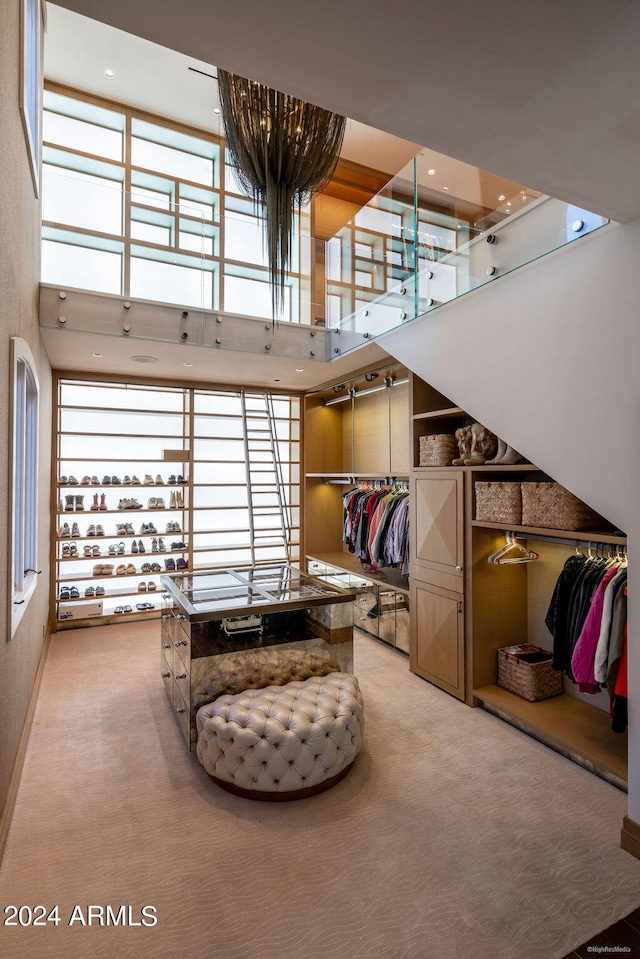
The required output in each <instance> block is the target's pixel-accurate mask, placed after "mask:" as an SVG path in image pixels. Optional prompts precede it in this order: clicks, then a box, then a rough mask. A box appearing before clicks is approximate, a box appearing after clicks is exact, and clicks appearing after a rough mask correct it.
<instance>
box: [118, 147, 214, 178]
mask: <svg viewBox="0 0 640 959" xmlns="http://www.w3.org/2000/svg"><path fill="white" fill-rule="evenodd" d="M131 163H132V164H133V166H137V167H143V168H144V169H146V170H157V171H158V172H159V173H167V174H169V175H170V176H175V177H180V178H183V179H185V180H193V181H195V182H196V183H204V184H206V185H207V186H213V160H209V159H207V158H206V157H200V156H194V155H193V154H190V153H184V152H183V151H181V150H175V149H173V148H172V147H166V146H162V145H160V144H159V143H150V142H149V141H148V140H140V139H139V138H138V137H132V138H131Z"/></svg>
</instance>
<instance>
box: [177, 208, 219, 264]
mask: <svg viewBox="0 0 640 959" xmlns="http://www.w3.org/2000/svg"><path fill="white" fill-rule="evenodd" d="M178 242H179V244H180V246H181V247H182V249H184V250H193V251H194V252H195V253H202V254H204V255H206V256H218V255H219V253H220V231H219V230H218V228H217V227H214V226H208V225H207V224H205V223H202V222H200V223H199V222H198V221H197V220H185V219H184V218H183V217H180V233H179V235H178Z"/></svg>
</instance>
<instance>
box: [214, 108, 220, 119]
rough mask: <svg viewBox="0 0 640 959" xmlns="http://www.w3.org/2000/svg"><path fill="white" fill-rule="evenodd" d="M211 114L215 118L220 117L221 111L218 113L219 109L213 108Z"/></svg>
mask: <svg viewBox="0 0 640 959" xmlns="http://www.w3.org/2000/svg"><path fill="white" fill-rule="evenodd" d="M213 112H214V114H215V116H217V117H219V116H220V112H221V111H220V107H214V108H213Z"/></svg>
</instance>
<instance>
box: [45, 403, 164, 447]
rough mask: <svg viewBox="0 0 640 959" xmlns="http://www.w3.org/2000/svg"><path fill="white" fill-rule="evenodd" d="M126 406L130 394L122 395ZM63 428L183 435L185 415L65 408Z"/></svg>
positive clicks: (61, 422)
mask: <svg viewBox="0 0 640 959" xmlns="http://www.w3.org/2000/svg"><path fill="white" fill-rule="evenodd" d="M121 400H122V401H124V402H125V405H127V406H128V405H129V404H128V403H127V402H126V397H121ZM60 429H61V430H63V431H64V432H65V433H80V434H82V433H87V432H89V433H94V432H95V433H107V434H116V435H117V434H119V433H123V434H129V435H133V436H145V435H146V436H149V435H152V436H154V437H160V436H180V437H182V433H183V418H182V416H163V415H162V414H159V413H158V414H153V415H149V416H143V415H141V413H140V412H138V411H136V412H135V413H134V412H131V413H120V412H114V410H113V409H103V410H93V411H92V412H91V413H88V412H87V411H86V410H79V411H78V410H63V411H62V412H61V414H60Z"/></svg>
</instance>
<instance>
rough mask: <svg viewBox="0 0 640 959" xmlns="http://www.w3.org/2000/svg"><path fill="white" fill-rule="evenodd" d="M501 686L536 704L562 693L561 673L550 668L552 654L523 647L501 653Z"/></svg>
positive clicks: (499, 678)
mask: <svg viewBox="0 0 640 959" xmlns="http://www.w3.org/2000/svg"><path fill="white" fill-rule="evenodd" d="M498 686H502V687H503V688H504V689H508V690H509V691H510V692H512V693H515V694H516V696H521V697H522V698H523V699H527V700H528V701H529V702H530V703H535V702H537V701H538V700H540V699H550V698H551V696H559V695H560V694H561V693H562V692H563V684H562V673H561V672H559V671H558V670H557V669H553V667H552V666H551V653H549V652H547V650H546V649H542V647H541V646H532V645H531V644H530V643H522V644H521V645H520V646H505V647H503V648H502V649H499V650H498Z"/></svg>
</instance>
